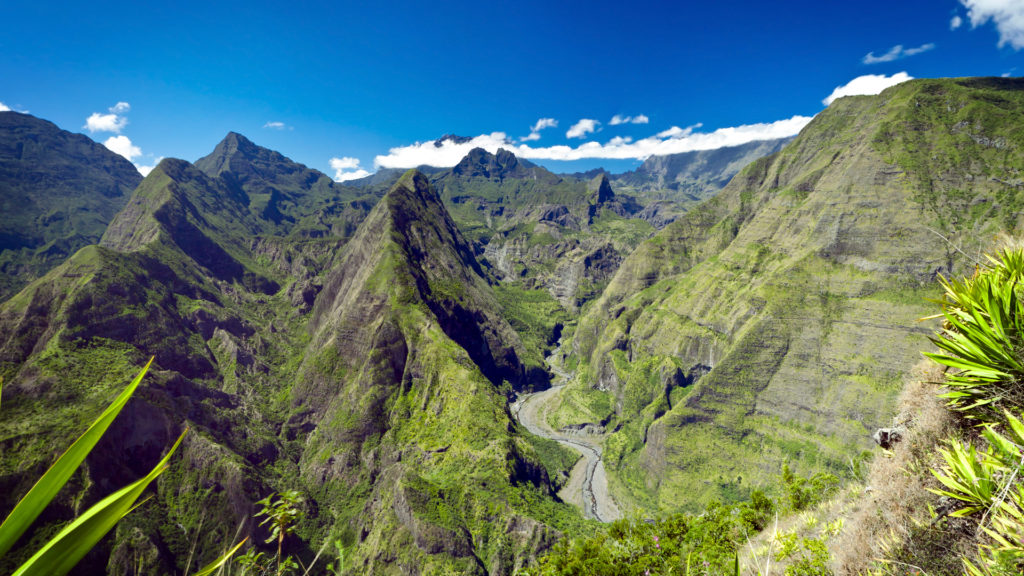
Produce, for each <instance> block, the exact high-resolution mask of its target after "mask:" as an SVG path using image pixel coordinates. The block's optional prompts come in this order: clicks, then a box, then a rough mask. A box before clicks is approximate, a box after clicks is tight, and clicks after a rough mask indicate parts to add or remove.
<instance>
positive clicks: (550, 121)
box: [519, 118, 558, 142]
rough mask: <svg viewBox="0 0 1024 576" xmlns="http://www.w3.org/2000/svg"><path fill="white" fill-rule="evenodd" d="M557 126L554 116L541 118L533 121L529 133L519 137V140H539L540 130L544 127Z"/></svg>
mask: <svg viewBox="0 0 1024 576" xmlns="http://www.w3.org/2000/svg"><path fill="white" fill-rule="evenodd" d="M557 126H558V120H555V119H554V118H541V119H539V120H537V121H536V122H534V124H533V126H532V127H530V134H529V135H527V136H523V137H522V138H520V139H519V141H520V142H533V141H534V140H540V131H541V130H543V129H545V128H555V127H557Z"/></svg>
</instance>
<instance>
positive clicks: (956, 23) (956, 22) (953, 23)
mask: <svg viewBox="0 0 1024 576" xmlns="http://www.w3.org/2000/svg"><path fill="white" fill-rule="evenodd" d="M963 23H964V19H963V18H961V17H960V16H953V18H951V19H950V21H949V29H950V30H956V29H957V28H959V27H960V26H961V25H962V24H963Z"/></svg>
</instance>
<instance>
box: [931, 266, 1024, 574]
mask: <svg viewBox="0 0 1024 576" xmlns="http://www.w3.org/2000/svg"><path fill="white" fill-rule="evenodd" d="M1022 280H1024V251H1022V250H1020V249H1007V250H1004V251H1002V252H1001V253H999V255H998V257H991V256H989V258H988V264H986V265H985V266H981V267H979V268H978V269H977V270H976V271H975V274H974V275H973V276H972V277H971V278H964V279H963V280H962V281H945V280H944V281H943V287H944V288H945V291H946V296H945V298H944V300H943V301H941V302H940V304H941V305H942V308H943V309H942V317H944V318H945V320H946V321H945V325H944V326H943V328H942V330H941V331H940V332H939V334H938V335H937V336H936V337H934V338H933V339H932V341H933V342H935V344H936V346H938V347H939V348H940V349H941V350H942V352H939V353H931V354H926V355H927V356H928V357H930V358H931V359H933V360H935V361H936V362H937V363H939V364H941V365H944V366H946V367H948V368H953V369H954V370H955V371H954V372H952V373H951V374H948V375H947V378H946V383H945V384H946V386H947V387H948V392H946V393H945V394H943V397H945V398H946V399H947V400H949V405H950V407H951V408H953V409H955V410H957V411H959V412H961V413H962V414H963V415H964V416H965V417H967V418H969V419H972V420H975V421H977V422H978V423H979V427H980V428H981V430H982V434H981V436H982V439H983V442H982V441H975V443H974V444H972V443H971V442H968V441H965V440H961V439H951V440H949V441H948V443H947V444H948V447H947V448H944V449H940V450H939V454H940V455H941V456H942V459H943V464H942V465H941V466H940V467H939V468H938V469H935V470H932V474H933V475H934V476H935V478H936V479H937V480H938V481H939V482H940V483H941V484H942V487H941V488H938V489H933V490H932V492H934V493H936V494H938V495H941V496H946V497H949V498H952V499H954V500H956V501H958V502H959V507H958V508H957V509H956V510H955V511H953V512H951V513H950V514H949V516H951V517H964V518H971V519H972V520H974V521H976V522H977V528H976V532H977V535H978V541H979V547H978V557H977V559H976V560H974V561H972V560H971V559H967V558H965V559H964V560H963V562H964V570H965V572H966V573H967V574H968V575H970V576H989V575H997V574H1020V573H1021V572H1022V571H1024V479H1022V477H1021V473H1022V468H1024V422H1022V421H1021V418H1022V416H1024V412H1022V410H1021V409H1022V408H1024V302H1022V299H1021V293H1020V290H1021V281H1022ZM975 444H977V445H980V447H979V446H976V445H975Z"/></svg>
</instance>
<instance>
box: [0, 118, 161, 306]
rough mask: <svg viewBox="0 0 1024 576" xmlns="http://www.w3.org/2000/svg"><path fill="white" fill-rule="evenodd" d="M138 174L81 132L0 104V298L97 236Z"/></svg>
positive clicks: (137, 182)
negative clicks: (2, 109)
mask: <svg viewBox="0 0 1024 576" xmlns="http://www.w3.org/2000/svg"><path fill="white" fill-rule="evenodd" d="M141 180H142V175H141V174H139V172H138V170H136V169H135V166H133V165H132V163H131V162H129V161H127V160H125V159H124V158H122V157H121V156H119V155H117V154H115V153H113V152H111V151H110V150H107V148H106V147H105V146H103V145H101V144H99V143H97V142H94V141H93V140H91V139H89V138H88V137H86V136H83V135H81V134H73V133H71V132H68V131H65V130H61V129H60V128H57V126H55V125H53V124H52V123H50V122H47V121H46V120H41V119H39V118H35V117H34V116H30V115H28V114H21V113H19V112H0V301H4V300H6V299H8V298H10V297H11V296H13V295H14V293H15V292H17V291H18V290H20V289H21V288H23V287H24V286H25V285H26V284H28V283H29V282H30V281H32V280H34V279H35V278H38V277H39V276H42V275H43V274H45V273H46V272H47V271H48V270H50V269H51V268H53V267H54V266H56V265H58V264H60V263H61V262H63V261H64V260H65V259H66V258H67V257H68V256H70V255H72V254H74V253H75V252H77V251H78V250H79V249H80V248H82V247H84V246H86V245H88V244H93V243H95V242H96V241H97V240H99V238H100V236H102V235H103V231H104V229H105V228H106V226H107V224H108V223H109V222H110V220H111V218H113V217H114V214H116V213H117V211H118V210H120V209H121V208H122V207H123V206H124V205H125V203H126V202H128V196H129V195H130V194H131V191H132V190H134V189H135V187H136V186H138V184H139V182H140V181H141Z"/></svg>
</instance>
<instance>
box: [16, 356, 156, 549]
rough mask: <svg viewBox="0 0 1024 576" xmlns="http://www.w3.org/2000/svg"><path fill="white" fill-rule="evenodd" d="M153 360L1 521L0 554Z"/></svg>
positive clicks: (68, 474)
mask: <svg viewBox="0 0 1024 576" xmlns="http://www.w3.org/2000/svg"><path fill="white" fill-rule="evenodd" d="M152 363H153V359H152V358H150V359H149V362H147V363H146V365H145V366H144V367H143V368H142V370H141V371H140V372H139V374H138V376H136V377H135V379H134V380H132V382H131V384H129V385H128V387H127V388H125V389H124V391H123V392H121V394H120V395H119V396H118V397H117V399H115V400H114V403H113V404H111V405H110V406H108V407H107V409H106V410H104V411H103V413H102V414H100V416H99V417H98V418H97V419H96V421H95V422H93V423H92V425H91V426H89V428H88V429H87V430H86V431H85V432H84V433H83V434H82V435H81V436H80V437H79V438H78V440H76V441H75V443H74V444H72V445H71V447H70V448H68V449H67V451H65V452H64V454H62V455H61V457H60V458H58V459H57V461H56V462H55V463H54V464H53V466H51V467H50V469H49V470H47V471H46V474H44V475H43V477H42V478H40V479H39V481H38V482H36V483H35V485H34V486H33V487H32V489H31V490H29V492H28V494H26V495H25V497H24V498H22V499H21V501H20V502H18V505H17V506H15V507H14V510H12V511H11V513H10V514H9V515H8V516H7V519H5V520H4V523H3V525H0V556H3V555H4V554H6V553H7V551H8V550H10V549H11V547H13V546H14V543H15V542H16V541H17V540H18V538H20V537H21V535H22V534H24V533H25V530H27V529H28V527H29V526H30V525H31V524H32V522H33V521H35V519H36V518H37V517H38V516H39V514H40V513H41V512H42V511H43V509H44V508H46V505H47V504H49V503H50V501H51V500H53V498H54V496H56V495H57V492H59V491H60V489H61V488H62V487H63V486H64V484H66V483H67V481H68V479H70V478H71V474H73V473H74V471H75V469H77V468H78V466H79V465H80V464H81V463H82V461H83V460H85V457H86V456H88V455H89V452H90V451H91V450H92V448H93V446H95V445H96V443H97V442H99V440H100V438H102V437H103V433H104V432H106V431H107V428H109V427H110V424H111V423H112V422H113V421H114V418H116V417H117V415H118V414H119V413H120V412H121V409H122V408H124V406H125V404H127V403H128V400H129V399H130V398H131V396H132V393H133V392H135V389H136V388H138V386H139V383H140V382H141V381H142V377H143V376H145V374H146V371H147V370H149V366H150V365H151V364H152Z"/></svg>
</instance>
